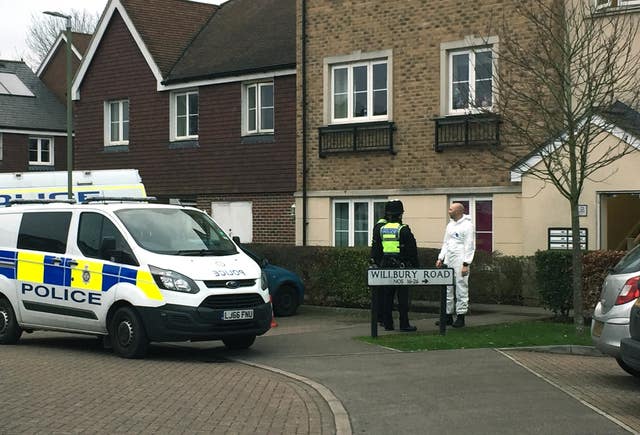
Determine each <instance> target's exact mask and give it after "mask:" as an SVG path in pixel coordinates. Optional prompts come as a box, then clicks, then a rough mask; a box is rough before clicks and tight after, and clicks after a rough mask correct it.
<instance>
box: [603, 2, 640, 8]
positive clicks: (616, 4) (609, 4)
mask: <svg viewBox="0 0 640 435" xmlns="http://www.w3.org/2000/svg"><path fill="white" fill-rule="evenodd" d="M595 4H596V8H598V9H600V8H609V7H611V8H617V7H624V6H640V0H595Z"/></svg>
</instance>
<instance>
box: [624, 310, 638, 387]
mask: <svg viewBox="0 0 640 435" xmlns="http://www.w3.org/2000/svg"><path fill="white" fill-rule="evenodd" d="M629 333H630V334H631V337H629V338H623V339H622V341H621V342H620V356H621V357H622V360H623V361H624V363H625V364H626V365H627V372H629V373H631V374H632V375H633V376H636V377H640V299H638V301H637V302H636V303H635V305H634V306H633V308H632V309H631V317H630V318H629Z"/></svg>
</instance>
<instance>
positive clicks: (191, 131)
mask: <svg viewBox="0 0 640 435" xmlns="http://www.w3.org/2000/svg"><path fill="white" fill-rule="evenodd" d="M197 138H198V91H187V92H176V93H173V94H171V140H187V139H197Z"/></svg>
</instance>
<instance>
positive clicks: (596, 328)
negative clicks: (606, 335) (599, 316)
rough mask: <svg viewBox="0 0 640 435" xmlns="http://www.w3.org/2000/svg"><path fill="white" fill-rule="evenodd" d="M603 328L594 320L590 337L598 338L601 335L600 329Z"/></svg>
mask: <svg viewBox="0 0 640 435" xmlns="http://www.w3.org/2000/svg"><path fill="white" fill-rule="evenodd" d="M603 328H604V323H603V322H601V321H599V320H596V321H595V323H594V324H593V331H592V332H591V335H593V336H594V337H600V336H601V335H602V329H603Z"/></svg>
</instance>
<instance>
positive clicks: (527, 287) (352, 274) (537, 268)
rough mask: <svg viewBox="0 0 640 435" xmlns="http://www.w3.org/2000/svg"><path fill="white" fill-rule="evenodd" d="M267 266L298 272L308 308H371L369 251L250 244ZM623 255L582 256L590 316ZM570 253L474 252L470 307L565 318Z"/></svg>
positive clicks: (426, 292)
mask: <svg viewBox="0 0 640 435" xmlns="http://www.w3.org/2000/svg"><path fill="white" fill-rule="evenodd" d="M248 247H249V248H250V249H252V250H253V251H255V252H257V253H259V254H261V255H263V256H265V257H267V258H268V259H269V261H270V262H272V263H273V264H276V265H278V266H282V267H284V268H287V269H290V270H292V271H294V272H296V273H297V274H298V275H300V277H301V278H302V280H303V281H304V283H305V287H306V292H305V303H307V304H312V305H327V306H342V307H361V308H365V307H368V306H369V300H370V299H369V298H370V296H369V295H370V294H369V289H368V287H367V285H366V269H367V266H368V264H369V248H365V247H362V248H334V247H326V246H305V247H303V246H293V245H264V244H252V245H248ZM624 254H625V253H624V252H622V251H591V252H588V253H585V255H584V256H583V301H584V306H583V311H584V315H585V317H590V316H591V313H592V312H593V308H594V307H595V305H596V303H597V301H598V298H599V297H600V289H601V287H602V282H603V280H604V278H605V276H606V275H607V272H608V269H609V268H610V267H612V266H614V265H615V264H616V263H617V262H618V260H619V259H620V258H621V257H622V256H623V255H624ZM418 256H419V261H420V265H421V267H424V268H432V267H435V262H436V259H437V256H438V250H437V249H432V248H419V249H418ZM572 287H573V286H572V284H571V252H569V251H538V252H537V253H536V254H535V256H533V257H517V256H506V255H501V254H500V253H497V252H494V253H493V254H488V253H484V252H477V253H476V256H475V258H474V261H473V265H472V269H471V275H470V277H469V288H470V299H471V303H472V304H473V303H478V304H482V303H484V304H509V305H529V306H542V307H546V308H548V309H550V310H551V311H553V312H554V313H556V314H557V315H561V316H567V315H568V313H569V310H570V309H571V308H572V307H573V302H572V300H573V298H572ZM410 294H411V300H412V303H413V305H414V307H413V309H416V305H419V304H416V303H415V302H417V301H428V302H434V303H435V302H437V301H439V299H440V288H439V287H436V286H433V287H432V286H426V287H425V286H422V287H413V288H412V290H411V293H410Z"/></svg>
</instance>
